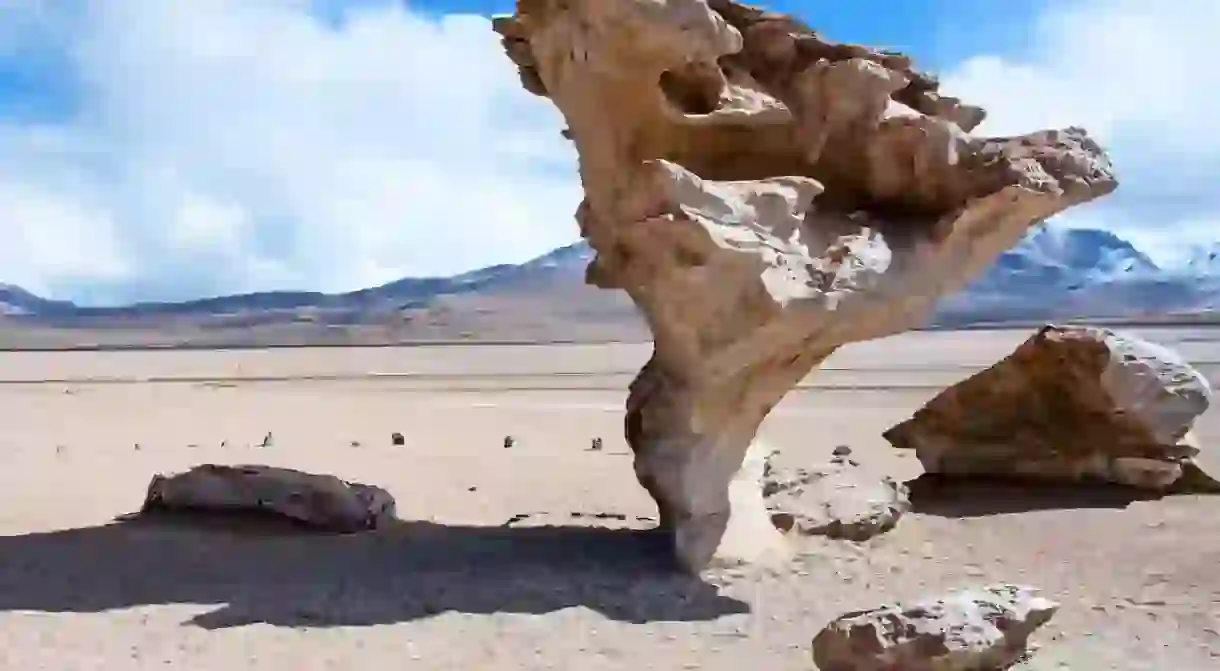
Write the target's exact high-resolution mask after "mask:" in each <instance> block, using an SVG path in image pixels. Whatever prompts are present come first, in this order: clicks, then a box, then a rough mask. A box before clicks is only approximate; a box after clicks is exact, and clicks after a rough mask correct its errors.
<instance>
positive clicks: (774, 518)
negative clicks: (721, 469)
mask: <svg viewBox="0 0 1220 671" xmlns="http://www.w3.org/2000/svg"><path fill="white" fill-rule="evenodd" d="M855 466H856V464H855V462H846V461H842V460H841V459H840V458H838V457H836V458H835V459H832V460H831V462H830V464H828V465H827V466H825V467H823V468H819V469H814V470H807V469H796V470H793V471H783V470H779V469H775V468H773V467H771V466H770V464H768V469H767V473H766V475H765V476H764V480H763V495H764V497H765V500H766V503H767V510H769V511H770V512H771V522H772V524H774V525H775V527H776V528H777V529H779V530H780V531H782V532H784V533H788V532H792V531H795V532H796V533H798V534H800V535H803V536H827V537H830V538H837V539H843V540H851V541H857V542H859V541H866V540H868V539H870V538H872V537H874V536H877V535H879V534H882V533H885V532H886V531H889V530H890V529H893V528H894V526H895V525H896V524H898V520H899V519H900V518H901V517H902V516H903V515H904V514H905V513H906V512H907V511H909V510H910V509H911V501H910V498H909V497H910V492H909V491H908V490H907V487H906V485H904V484H902V483H900V482H897V481H895V480H894V479H892V478H889V477H884V478H880V479H878V478H875V477H870V476H868V475H867V474H864V473H861V472H860V471H859V470H857V469H856V468H855Z"/></svg>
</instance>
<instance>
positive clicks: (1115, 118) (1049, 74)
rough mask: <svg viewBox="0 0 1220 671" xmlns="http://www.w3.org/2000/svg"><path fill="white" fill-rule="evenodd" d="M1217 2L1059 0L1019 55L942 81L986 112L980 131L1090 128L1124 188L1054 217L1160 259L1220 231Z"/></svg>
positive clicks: (973, 64)
mask: <svg viewBox="0 0 1220 671" xmlns="http://www.w3.org/2000/svg"><path fill="white" fill-rule="evenodd" d="M1217 33H1220V3H1216V2H1205V1H1203V0H1155V1H1149V0H1053V1H1051V2H1047V3H1046V5H1045V9H1044V10H1043V12H1042V13H1041V15H1040V16H1039V17H1038V19H1037V20H1036V22H1035V24H1034V25H1033V26H1032V28H1031V30H1030V31H1029V42H1028V44H1027V46H1026V47H1025V48H1024V49H1022V50H1021V51H1020V52H1019V53H1017V54H1013V55H983V56H978V57H975V58H971V59H969V60H967V61H965V62H963V63H961V64H960V65H959V66H958V67H956V68H954V69H952V70H951V71H950V72H948V73H946V75H945V76H944V78H943V80H942V88H943V89H944V90H946V91H947V92H949V93H951V94H953V95H958V96H960V97H962V98H963V99H966V100H968V101H970V102H972V103H977V104H981V105H983V106H984V107H986V108H987V109H988V111H989V113H990V116H989V119H988V121H987V122H986V123H985V124H984V126H982V127H981V128H980V129H979V132H984V133H988V134H995V135H1008V134H1015V133H1024V132H1029V131H1032V130H1036V129H1039V128H1054V127H1064V126H1069V125H1078V126H1084V127H1086V128H1087V129H1088V130H1089V131H1090V133H1092V134H1093V135H1094V136H1096V137H1097V138H1098V139H1099V140H1100V141H1101V142H1102V143H1103V144H1104V145H1105V146H1106V147H1107V149H1108V150H1109V151H1110V154H1111V157H1112V158H1113V160H1114V163H1115V166H1116V168H1117V169H1118V171H1119V177H1120V182H1121V186H1120V187H1119V190H1118V192H1116V193H1115V194H1114V195H1112V196H1110V197H1108V198H1107V199H1104V200H1102V201H1098V202H1097V203H1096V204H1093V205H1089V206H1086V207H1084V208H1081V209H1079V210H1076V211H1069V213H1068V214H1065V215H1063V216H1061V217H1060V218H1059V219H1058V221H1060V222H1062V223H1063V224H1065V225H1071V226H1088V227H1097V228H1105V229H1109V230H1113V231H1115V232H1116V233H1118V234H1120V235H1122V236H1123V237H1125V238H1127V239H1128V240H1131V241H1132V242H1134V243H1135V244H1136V245H1137V246H1139V247H1141V248H1142V249H1144V250H1145V251H1147V252H1148V253H1149V254H1150V255H1152V256H1153V257H1154V258H1156V259H1157V260H1158V261H1160V262H1161V263H1176V262H1179V261H1181V259H1182V258H1183V257H1184V256H1185V255H1187V254H1189V252H1190V248H1191V247H1192V246H1194V245H1208V244H1215V243H1216V242H1217V241H1218V240H1220V190H1217V189H1216V188H1215V186H1214V184H1215V183H1216V181H1217V180H1218V179H1220V133H1217V132H1216V130H1215V128H1214V123H1215V121H1214V120H1215V119H1217V118H1220V95H1217V93H1216V92H1217V91H1218V90H1220V71H1217V69H1216V68H1214V67H1212V66H1211V64H1212V63H1214V62H1215V61H1216V60H1217V58H1218V57H1220V46H1216V45H1217V42H1215V40H1214V36H1215V35H1216V34H1217Z"/></svg>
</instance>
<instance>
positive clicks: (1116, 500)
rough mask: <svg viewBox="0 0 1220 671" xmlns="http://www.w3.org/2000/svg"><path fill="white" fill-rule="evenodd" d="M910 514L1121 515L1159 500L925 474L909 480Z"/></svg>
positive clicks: (1090, 488)
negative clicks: (1089, 511) (1108, 511)
mask: <svg viewBox="0 0 1220 671" xmlns="http://www.w3.org/2000/svg"><path fill="white" fill-rule="evenodd" d="M906 485H907V487H908V488H909V489H910V496H911V512H914V513H919V514H923V515H933V516H936V517H950V518H963V517H986V516H990V515H1011V514H1015V513H1027V512H1033V511H1038V510H1074V509H1086V508H1115V509H1121V508H1126V507H1127V506H1129V505H1131V504H1132V503H1135V502H1137V501H1155V500H1158V499H1160V498H1163V496H1162V495H1160V494H1157V493H1155V492H1149V491H1145V490H1140V489H1136V488H1134V487H1124V486H1121V485H1111V484H1104V483H1083V482H1082V483H1074V484H1062V485H1060V484H1044V483H1030V482H1020V481H1016V480H1012V479H1004V478H984V477H973V476H972V477H970V478H952V477H946V476H943V475H937V474H931V473H925V474H923V475H920V476H919V477H917V478H915V479H913V480H908V481H907V483H906Z"/></svg>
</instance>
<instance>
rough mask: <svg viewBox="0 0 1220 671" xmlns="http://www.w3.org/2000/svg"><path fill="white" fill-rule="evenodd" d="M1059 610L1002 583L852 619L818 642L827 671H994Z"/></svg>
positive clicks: (830, 628) (816, 657)
mask: <svg viewBox="0 0 1220 671" xmlns="http://www.w3.org/2000/svg"><path fill="white" fill-rule="evenodd" d="M1058 607H1059V606H1058V604H1056V603H1054V602H1052V601H1049V600H1047V599H1043V598H1041V597H1039V596H1036V592H1035V590H1034V589H1033V588H1030V587H1021V586H1016V585H997V586H992V587H984V588H981V589H973V590H965V591H962V592H959V593H957V594H953V595H951V596H949V597H946V598H944V599H939V600H935V601H927V602H923V603H918V604H912V605H909V606H902V605H899V606H886V607H882V608H877V609H874V610H866V611H861V612H857V613H848V614H846V615H844V616H842V617H840V618H839V619H837V620H835V621H834V622H831V623H830V624H829V625H827V627H826V628H825V629H823V630H822V631H821V632H820V633H818V635H817V636H816V637H814V639H813V662H814V664H816V665H817V667H818V669H820V670H821V671H891V670H893V669H901V670H902V671H994V670H997V669H1006V668H1009V667H1010V666H1011V665H1012V664H1014V663H1015V662H1016V661H1018V660H1019V659H1020V658H1021V657H1022V656H1023V655H1024V654H1025V652H1026V646H1027V644H1028V640H1029V636H1030V634H1032V633H1033V631H1034V630H1035V629H1037V628H1038V627H1041V626H1042V625H1043V624H1046V623H1047V622H1048V621H1049V620H1050V619H1051V617H1052V616H1054V614H1055V611H1056V610H1057V609H1058Z"/></svg>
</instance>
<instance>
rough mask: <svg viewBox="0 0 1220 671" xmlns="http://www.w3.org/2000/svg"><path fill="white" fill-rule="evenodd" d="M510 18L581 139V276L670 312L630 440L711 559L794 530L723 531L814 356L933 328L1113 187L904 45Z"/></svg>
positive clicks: (657, 17) (725, 21) (693, 564)
mask: <svg viewBox="0 0 1220 671" xmlns="http://www.w3.org/2000/svg"><path fill="white" fill-rule="evenodd" d="M493 27H494V29H495V30H496V31H497V32H498V33H499V34H500V35H501V36H502V38H503V39H502V43H503V46H504V50H505V52H506V53H507V55H508V57H509V58H510V59H511V60H512V61H513V62H514V63H515V64H516V65H517V68H518V72H519V74H520V77H521V83H522V85H523V86H524V87H525V88H526V89H528V90H530V91H532V92H534V93H536V94H538V95H542V96H546V97H548V98H549V99H550V100H551V102H552V103H554V105H555V106H556V107H557V108H558V109H559V111H560V112H561V113H562V114H563V117H564V119H565V121H566V122H567V129H566V130H565V132H564V136H565V137H567V138H569V139H571V140H572V142H573V143H574V144H575V147H576V150H577V152H578V154H579V157H580V162H579V165H580V175H581V182H582V185H583V187H584V191H585V198H584V200H583V202H582V203H581V204H580V206H579V207H578V208H577V213H576V218H577V221H578V223H579V226H580V230H581V234H582V236H583V237H584V238H585V239H587V240H588V242H589V245H590V247H591V248H592V249H593V250H594V251H595V252H596V256H595V258H594V259H593V261H592V262H591V263H590V265H589V268H588V270H587V272H586V281H587V282H589V283H590V284H593V285H596V286H599V287H602V288H608V289H620V290H623V291H625V292H626V293H627V294H628V295H629V296H630V297H631V299H632V300H633V301H634V302H635V304H636V305H637V306H638V307H639V308H640V311H641V313H642V314H643V315H644V317H645V319H646V321H647V323H648V324H649V327H650V329H651V331H652V334H653V339H654V343H655V346H654V350H653V355H652V358H651V359H650V360H649V362H648V363H647V364H646V365H645V366H644V368H643V370H641V371H640V373H639V375H638V376H637V377H636V379H635V381H634V382H633V383H632V384H631V387H630V392H629V396H628V399H627V417H626V420H625V433H626V439H627V442H628V444H629V446H630V447H631V449H632V451H633V453H634V459H635V461H634V465H635V473H636V477H637V479H638V480H639V482H640V483H641V484H642V485H643V486H644V488H645V489H647V490H648V492H649V494H650V495H651V496H652V497H653V499H654V500H655V501H656V503H657V508H658V511H659V516H660V525H661V527H662V528H663V529H665V530H667V531H669V532H671V537H672V539H673V548H674V551H675V553H676V555H677V557H678V559H679V560H680V562H681V564H682V565H683V566H685V567H686V568H687V569H689V570H692V571H697V570H699V569H701V568H703V567H705V566H707V565H709V564H710V563H713V562H715V561H719V560H725V561H733V562H736V561H739V560H745V561H750V560H752V556H751V555H753V554H755V553H756V552H764V551H766V550H767V549H769V548H771V547H772V546H773V545H774V542H775V541H776V540H777V538H778V534H779V532H778V531H776V530H775V529H773V528H771V529H770V532H769V533H770V534H771V535H772V536H773V537H772V538H763V536H762V535H756V536H755V537H753V538H751V539H736V540H733V539H728V540H726V538H725V535H726V533H729V530H730V529H735V530H750V531H749V532H748V533H750V534H760V530H761V529H763V528H764V527H770V523H769V521H767V520H765V519H762V520H747V521H745V522H744V523H741V524H736V523H734V524H731V523H730V522H731V518H732V517H733V516H737V515H758V516H762V517H765V515H766V512H765V511H766V508H765V506H763V505H761V492H759V491H757V489H756V490H755V491H754V492H753V493H752V494H750V495H749V496H748V497H746V496H745V495H744V494H743V493H741V492H740V491H736V489H740V487H738V485H739V484H740V483H748V482H753V484H752V485H751V486H753V487H755V488H757V486H758V481H757V480H756V479H754V478H753V477H752V476H740V475H738V471H739V470H740V469H741V468H742V467H743V463H744V461H745V456H746V454H747V452H748V451H749V450H750V446H751V444H752V443H753V441H754V435H755V433H756V432H757V430H758V427H759V424H760V423H761V422H762V421H763V419H764V418H765V417H766V416H767V414H768V413H769V412H770V410H771V408H773V407H774V406H775V405H776V404H777V403H778V402H779V401H780V399H782V398H783V396H784V395H785V394H786V393H787V392H788V391H789V390H790V389H791V388H792V387H793V386H795V385H796V383H797V382H798V381H800V380H801V379H802V378H804V377H805V376H806V374H808V373H809V372H810V370H812V369H813V368H814V367H815V366H817V365H818V364H819V363H820V362H821V361H823V360H824V359H825V358H826V357H828V356H830V354H831V353H832V352H834V351H835V349H836V348H838V347H840V346H841V345H844V344H846V343H850V342H855V341H860V340H867V339H871V338H877V337H881V336H885V335H890V334H894V333H899V332H902V331H905V330H908V329H910V328H912V327H914V326H916V325H920V324H922V323H923V322H924V321H925V320H926V318H927V317H928V316H929V315H930V313H931V312H932V310H933V308H934V307H935V306H936V304H937V299H938V297H940V296H941V295H944V294H946V293H949V292H953V291H956V290H958V289H960V288H962V287H964V286H965V285H966V284H967V283H968V282H969V281H970V280H972V279H973V278H975V277H976V276H977V275H979V274H981V273H982V272H983V271H984V270H985V269H986V268H987V267H988V266H989V265H990V264H991V263H992V262H993V261H994V260H995V258H996V257H997V256H998V255H999V254H1000V253H1001V252H1003V251H1005V250H1006V249H1008V248H1010V247H1012V246H1013V245H1015V244H1016V243H1017V242H1018V241H1019V240H1020V239H1021V238H1022V236H1023V235H1024V234H1025V233H1026V231H1027V230H1028V229H1029V228H1030V227H1031V226H1033V225H1034V224H1035V223H1037V222H1040V221H1042V220H1044V219H1046V218H1047V217H1049V216H1051V215H1053V214H1055V213H1058V212H1060V211H1062V210H1064V209H1066V208H1068V207H1071V206H1073V205H1076V204H1078V203H1084V202H1086V201H1090V200H1093V199H1095V198H1097V197H1099V196H1102V195H1105V194H1108V193H1110V192H1111V191H1113V190H1114V189H1115V188H1116V187H1117V181H1116V179H1115V177H1114V174H1113V172H1112V170H1111V167H1110V163H1109V161H1108V159H1107V158H1106V155H1105V153H1104V151H1103V150H1102V149H1101V148H1100V147H1099V146H1098V145H1097V144H1096V143H1095V142H1094V141H1093V140H1092V139H1091V138H1089V136H1088V134H1087V133H1086V132H1085V131H1083V130H1081V129H1079V128H1065V129H1061V130H1047V131H1041V132H1036V133H1033V134H1030V135H1025V136H1021V137H994V138H992V137H985V136H976V135H972V134H971V131H972V130H973V129H974V128H975V127H976V126H977V125H978V124H979V123H980V122H981V121H982V119H983V116H984V114H983V111H982V110H981V109H979V108H977V107H973V106H970V105H966V104H963V103H962V102H961V101H959V100H957V99H956V98H953V97H951V96H947V95H943V94H942V93H940V92H939V91H938V90H937V82H936V80H935V79H934V78H933V77H931V76H929V75H927V74H924V73H921V72H919V71H918V70H916V69H915V68H914V67H913V66H912V64H911V60H910V59H909V58H908V57H906V56H904V55H902V54H897V53H893V52H889V51H883V50H877V49H871V48H868V47H863V46H858V45H853V44H839V43H835V42H831V41H829V40H826V39H824V38H823V37H821V36H820V35H818V34H817V33H816V32H814V31H813V30H812V29H810V28H809V27H808V26H806V25H804V24H803V23H801V22H800V21H797V20H796V19H793V18H790V17H787V16H784V15H781V14H775V13H771V12H766V11H763V10H760V9H756V8H753V7H749V6H746V5H741V4H737V3H736V2H732V1H731V0H616V1H614V2H607V1H606V0H518V2H517V12H516V14H515V15H512V16H501V17H497V18H496V19H495V20H494V21H493ZM750 468H753V466H750ZM730 484H732V485H733V487H734V488H736V489H735V491H734V492H732V493H731V492H730ZM733 497H737V498H738V499H739V500H740V499H742V497H745V498H748V500H749V503H748V504H745V505H739V506H734V505H732V504H731V503H730V499H731V498H733ZM734 533H736V532H734ZM740 553H744V556H739V555H740Z"/></svg>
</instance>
